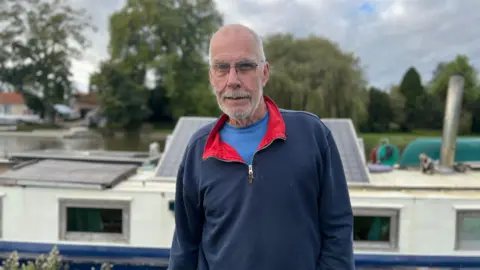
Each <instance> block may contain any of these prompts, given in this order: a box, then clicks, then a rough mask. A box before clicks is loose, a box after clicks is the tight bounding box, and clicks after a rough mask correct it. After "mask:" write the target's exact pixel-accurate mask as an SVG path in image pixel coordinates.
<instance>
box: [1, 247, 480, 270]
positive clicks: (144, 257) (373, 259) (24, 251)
mask: <svg viewBox="0 0 480 270" xmlns="http://www.w3.org/2000/svg"><path fill="white" fill-rule="evenodd" d="M54 246H56V247H57V249H58V250H59V252H60V254H61V256H62V260H63V261H64V262H65V263H67V264H68V265H69V267H70V269H71V270H75V269H78V270H83V269H85V270H91V268H92V267H95V269H100V266H101V265H102V263H110V264H113V269H115V270H124V269H125V270H126V269H146V270H150V269H157V270H163V269H165V270H166V269H167V264H168V256H169V249H167V248H144V247H122V246H97V245H71V244H51V243H27V242H8V241H0V256H1V257H2V260H3V259H5V258H6V257H8V255H9V254H11V253H12V252H13V251H17V252H18V253H19V256H20V258H21V259H22V261H26V260H32V261H33V260H35V258H36V257H38V256H39V255H40V254H48V253H49V252H50V251H51V250H52V248H53V247H54ZM355 263H356V266H357V269H359V270H366V269H384V270H387V269H388V270H391V269H392V270H393V269H399V267H402V268H401V269H402V270H407V269H410V267H411V269H412V270H413V269H416V268H417V267H435V268H436V269H438V267H442V269H452V268H455V269H462V268H461V267H464V268H465V269H467V268H471V267H480V257H474V256H472V257H468V256H409V255H400V254H394V255H393V254H361V253H359V254H355ZM406 267H408V268H406Z"/></svg>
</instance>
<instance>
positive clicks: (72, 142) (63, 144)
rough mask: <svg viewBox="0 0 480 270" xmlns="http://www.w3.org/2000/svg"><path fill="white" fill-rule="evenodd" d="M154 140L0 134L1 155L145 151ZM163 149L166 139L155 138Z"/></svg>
mask: <svg viewBox="0 0 480 270" xmlns="http://www.w3.org/2000/svg"><path fill="white" fill-rule="evenodd" d="M153 141H154V140H152V139H148V138H138V137H137V138H127V137H116V138H101V137H99V138H95V139H93V138H88V139H56V138H37V137H13V136H12V137H3V136H0V155H6V154H8V153H10V152H21V151H27V150H40V149H51V148H53V149H65V150H116V151H145V152H148V145H149V144H150V143H152V142H153ZM155 141H157V142H158V143H159V144H160V148H161V150H162V149H163V145H164V141H163V140H155Z"/></svg>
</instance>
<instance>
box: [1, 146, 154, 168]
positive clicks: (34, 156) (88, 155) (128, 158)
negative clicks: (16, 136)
mask: <svg viewBox="0 0 480 270" xmlns="http://www.w3.org/2000/svg"><path fill="white" fill-rule="evenodd" d="M8 157H9V158H10V159H12V160H20V161H25V160H47V159H48V160H71V161H95V162H105V163H126V164H137V165H140V164H142V163H144V162H149V161H152V160H155V159H159V158H160V156H149V153H148V152H131V151H104V150H85V151H80V150H76V151H72V150H63V149H42V150H29V151H23V152H13V153H9V154H8Z"/></svg>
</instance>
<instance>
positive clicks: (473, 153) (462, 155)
mask: <svg viewBox="0 0 480 270" xmlns="http://www.w3.org/2000/svg"><path fill="white" fill-rule="evenodd" d="M441 148H442V138H441V137H434V138H421V139H416V140H415V141H413V142H411V143H410V144H409V145H408V146H407V147H406V148H405V149H404V150H403V153H402V157H401V159H400V164H399V165H400V167H412V166H415V167H416V166H419V165H420V160H419V159H418V156H419V155H420V154H421V153H425V154H426V155H427V156H429V157H430V158H432V159H433V160H439V159H440V149H441ZM467 161H480V138H471V137H464V138H462V137H458V138H457V144H456V150H455V162H467Z"/></svg>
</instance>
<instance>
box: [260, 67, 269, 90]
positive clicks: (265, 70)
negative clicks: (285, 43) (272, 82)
mask: <svg viewBox="0 0 480 270" xmlns="http://www.w3.org/2000/svg"><path fill="white" fill-rule="evenodd" d="M262 75H263V76H262V77H263V80H262V86H263V87H265V85H267V82H268V79H269V78H270V65H269V64H268V62H265V63H264V64H263V74H262Z"/></svg>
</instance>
